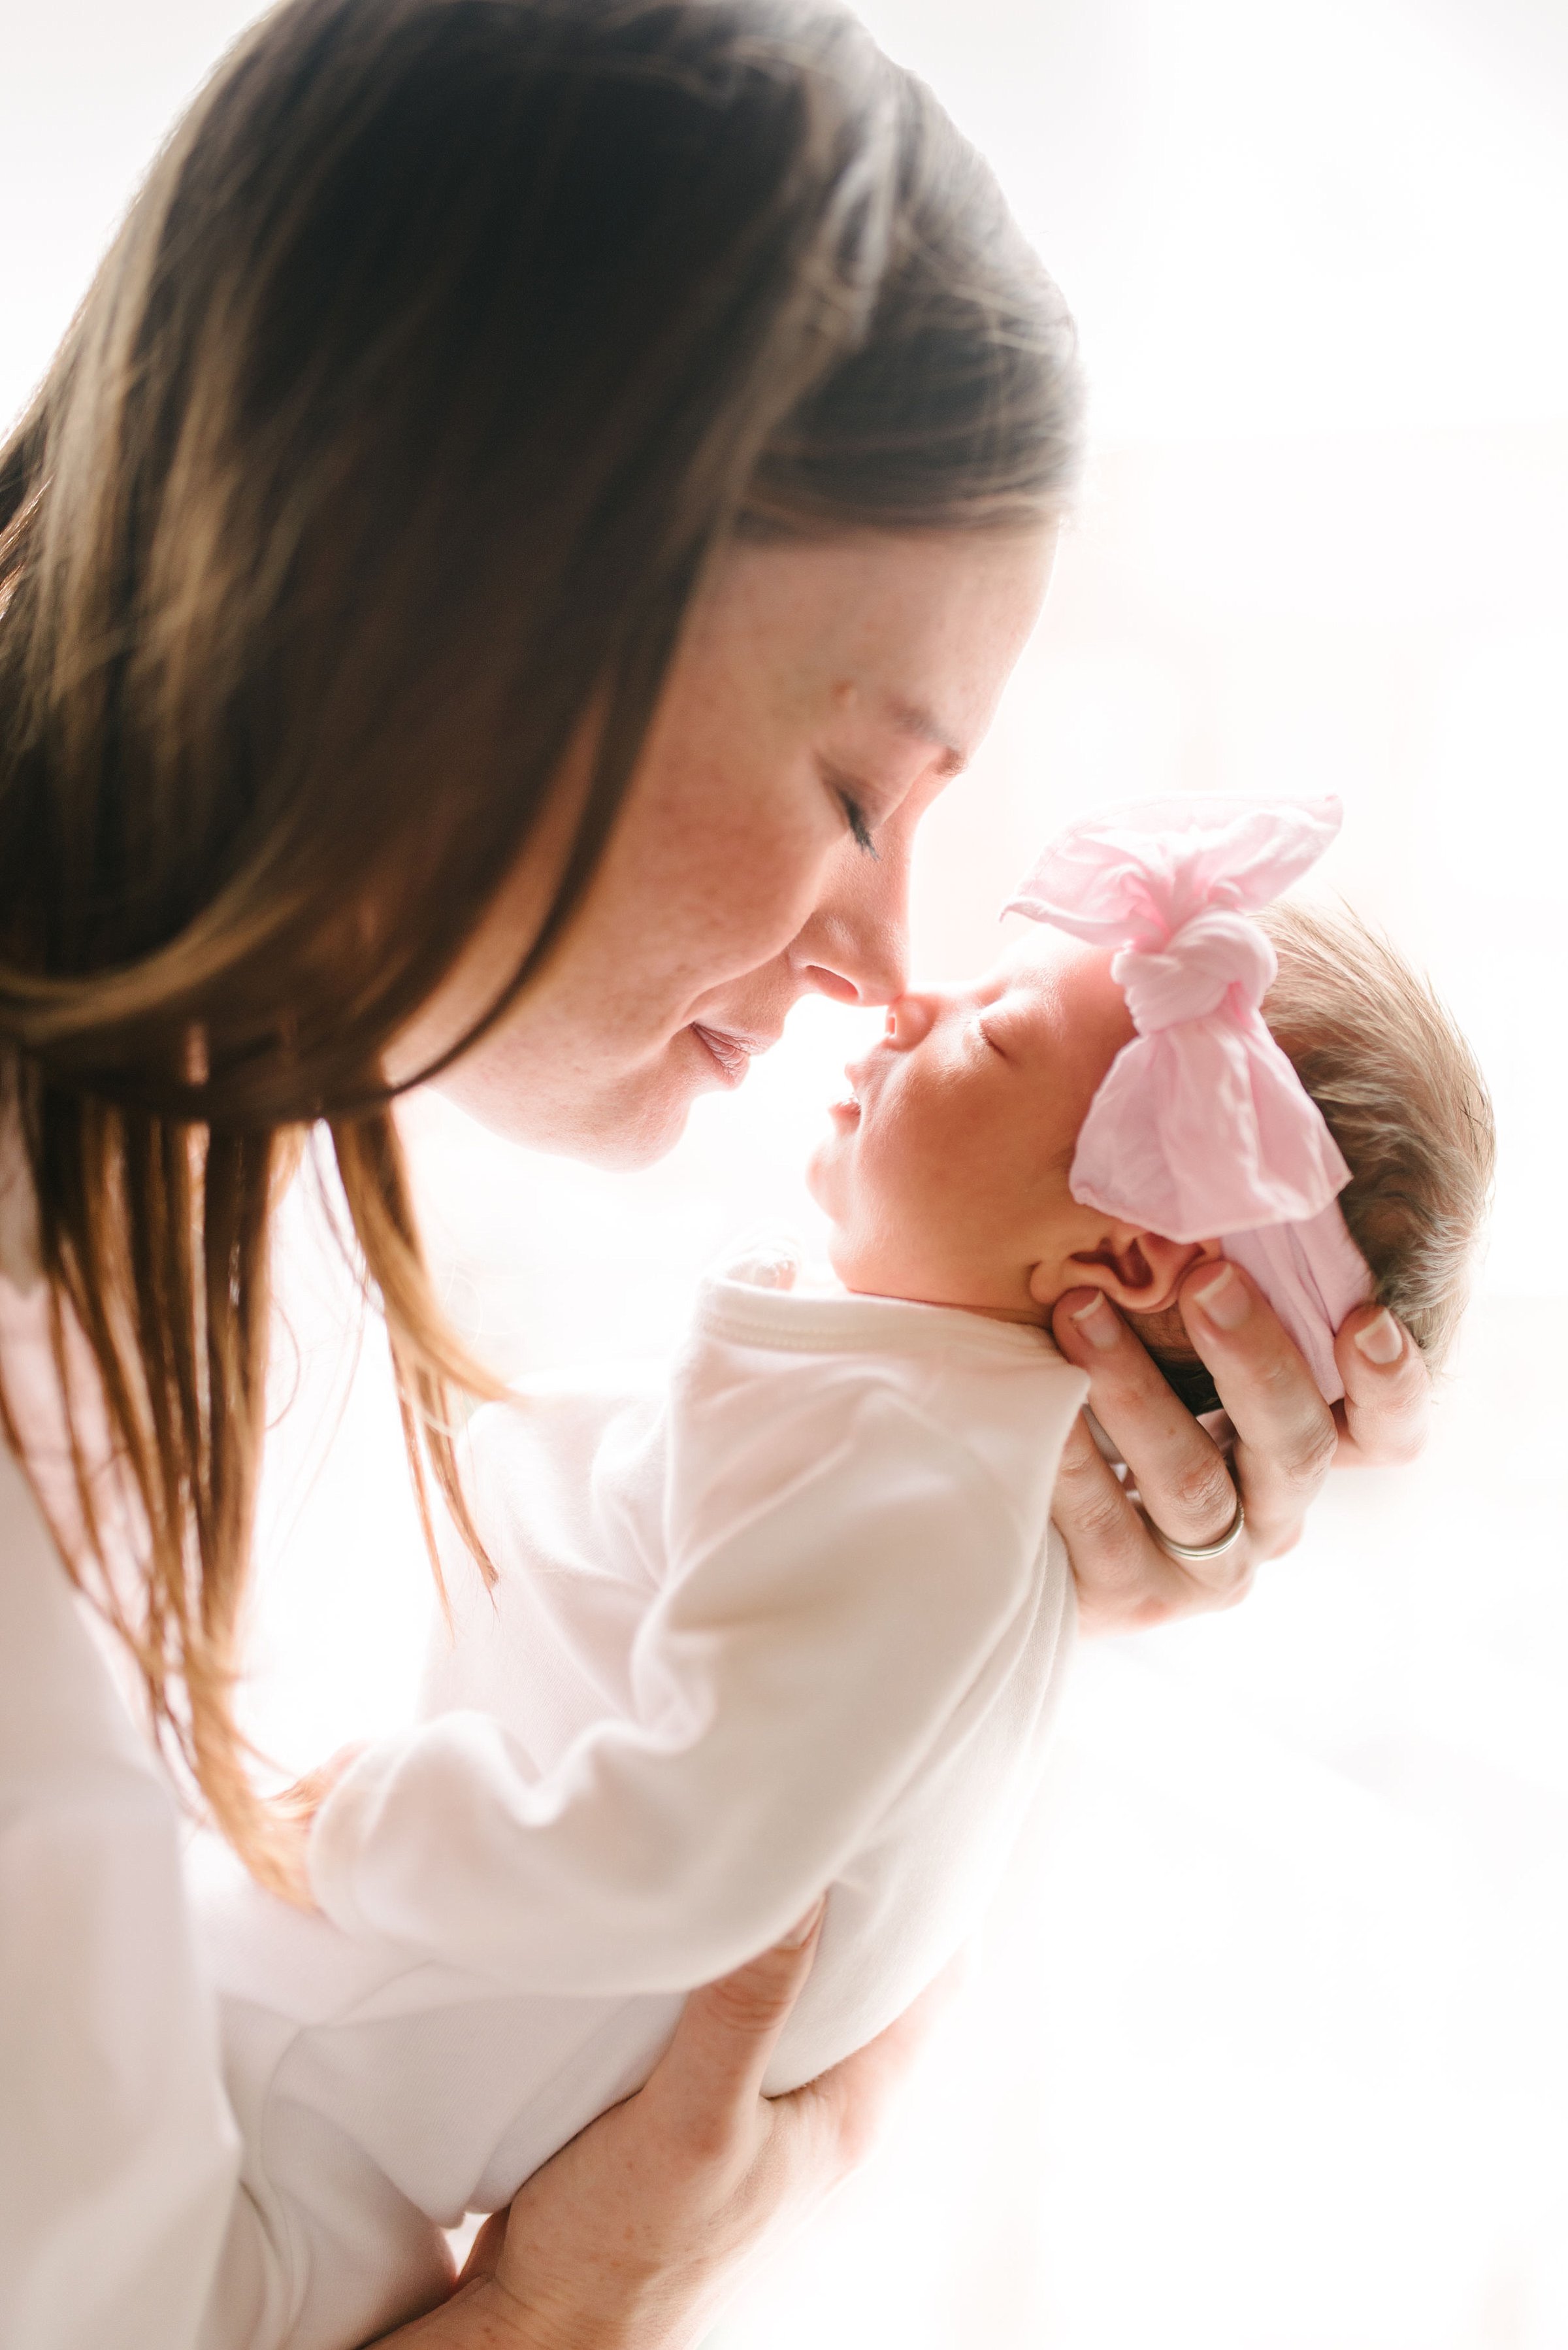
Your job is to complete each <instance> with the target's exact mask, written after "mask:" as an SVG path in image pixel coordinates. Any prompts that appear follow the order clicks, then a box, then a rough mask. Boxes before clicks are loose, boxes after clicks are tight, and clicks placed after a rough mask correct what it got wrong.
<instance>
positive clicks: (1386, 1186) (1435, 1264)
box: [1133, 899, 1497, 1410]
mask: <svg viewBox="0 0 1568 2350" xmlns="http://www.w3.org/2000/svg"><path fill="white" fill-rule="evenodd" d="M1254 919H1255V920H1256V921H1257V922H1258V924H1259V925H1260V927H1261V928H1262V930H1263V931H1266V932H1267V933H1268V936H1269V939H1270V941H1271V942H1272V946H1273V949H1274V952H1275V953H1276V955H1277V956H1278V957H1279V966H1280V967H1279V975H1278V977H1277V978H1276V979H1275V981H1274V983H1273V985H1272V987H1271V989H1270V990H1269V993H1268V994H1267V995H1266V996H1265V997H1264V999H1263V1003H1262V1014H1263V1018H1264V1020H1265V1021H1266V1022H1267V1024H1268V1025H1269V1028H1270V1030H1271V1031H1272V1035H1273V1036H1274V1038H1275V1040H1276V1042H1277V1043H1278V1044H1279V1045H1280V1047H1281V1049H1282V1051H1283V1052H1284V1053H1285V1054H1286V1055H1287V1056H1288V1057H1289V1059H1290V1061H1291V1062H1292V1064H1293V1066H1294V1068H1295V1071H1296V1074H1297V1076H1299V1077H1300V1078H1301V1081H1302V1083H1303V1086H1304V1087H1305V1088H1306V1090H1307V1092H1308V1093H1309V1094H1310V1095H1311V1096H1312V1097H1313V1099H1314V1102H1316V1104H1317V1106H1318V1107H1319V1109H1320V1110H1321V1111H1322V1112H1323V1115H1324V1119H1325V1120H1326V1122H1327V1125H1328V1128H1329V1131H1330V1132H1331V1133H1332V1135H1333V1136H1334V1140H1335V1142H1337V1143H1338V1145H1339V1147H1340V1149H1341V1150H1342V1152H1343V1153H1344V1155H1345V1164H1346V1166H1347V1167H1348V1168H1349V1169H1350V1181H1349V1182H1348V1183H1347V1184H1346V1186H1345V1190H1344V1191H1342V1192H1341V1193H1340V1195H1339V1204H1340V1207H1341V1208H1342V1210H1343V1211H1344V1214H1345V1222H1346V1223H1347V1224H1348V1226H1349V1227H1350V1232H1351V1236H1352V1238H1353V1239H1354V1240H1355V1244H1356V1246H1357V1248H1358V1249H1359V1250H1360V1251H1361V1253H1362V1255H1363V1256H1364V1257H1365V1258H1366V1263H1367V1265H1368V1267H1369V1268H1370V1271H1371V1274H1372V1282H1373V1295H1374V1296H1375V1298H1376V1302H1377V1303H1378V1305H1386V1306H1387V1307H1388V1308H1389V1310H1390V1312H1391V1313H1394V1314H1397V1315H1398V1317H1399V1319H1400V1321H1401V1322H1403V1324H1404V1325H1405V1327H1406V1328H1407V1330H1408V1331H1409V1333H1410V1336H1411V1337H1412V1338H1413V1339H1414V1340H1415V1342H1416V1344H1417V1347H1419V1348H1420V1350H1421V1352H1422V1354H1423V1355H1424V1356H1425V1357H1426V1359H1427V1361H1428V1364H1429V1365H1430V1366H1431V1367H1432V1368H1433V1369H1434V1370H1436V1369H1437V1368H1438V1366H1439V1365H1440V1364H1441V1362H1442V1360H1443V1357H1445V1355H1446V1354H1447V1353H1448V1350H1449V1345H1450V1344H1451V1342H1452V1339H1453V1336H1454V1333H1455V1331H1456V1330H1457V1328H1458V1327H1459V1317H1460V1316H1461V1315H1462V1314H1463V1312H1464V1309H1465V1302H1466V1299H1467V1297H1468V1295H1469V1281H1470V1274H1471V1271H1472V1268H1473V1265H1474V1263H1475V1258H1476V1253H1477V1250H1478V1247H1479V1243H1480V1236H1481V1231H1482V1227H1483V1225H1484V1223H1485V1221H1486V1213H1487V1206H1488V1202H1489V1200H1490V1192H1491V1181H1492V1169H1493V1162H1494V1160H1495V1158H1496V1150H1497V1138H1496V1133H1495V1129H1494V1127H1493V1122H1492V1109H1491V1102H1490V1097H1489V1096H1488V1094H1487V1089H1486V1083H1485V1080H1484V1079H1483V1077H1482V1076H1481V1073H1480V1068H1479V1066H1477V1063H1476V1058H1475V1055H1474V1054H1473V1053H1472V1052H1471V1051H1470V1048H1469V1045H1468V1044H1467V1043H1466V1042H1465V1039H1464V1037H1463V1036H1462V1035H1460V1033H1459V1028H1458V1027H1457V1026H1456V1024H1455V1023H1454V1020H1453V1017H1452V1015H1451V1014H1449V1011H1448V1010H1447V1008H1446V1007H1445V1006H1444V1004H1443V1003H1441V1002H1440V1001H1439V1000H1438V996H1437V995H1436V994H1435V993H1433V990H1432V987H1431V985H1430V983H1429V982H1428V980H1426V979H1425V978H1423V977H1422V975H1421V974H1420V973H1419V972H1417V971H1415V970H1414V969H1413V968H1412V967H1411V965H1410V964H1409V963H1408V962H1406V960H1405V958H1404V956H1403V955H1402V954H1400V953H1399V951H1398V950H1397V948H1396V947H1395V946H1394V945H1393V944H1392V943H1391V941H1389V940H1387V939H1386V938H1385V937H1384V936H1383V935H1382V933H1381V932H1380V931H1375V930H1372V929H1371V928H1369V927H1368V925H1367V924H1366V922H1364V921H1363V920H1361V918H1360V917H1359V915H1356V914H1354V913H1352V912H1351V911H1350V910H1349V909H1348V908H1345V907H1342V908H1338V909H1330V908H1327V907H1324V906H1315V905H1308V904H1303V903H1299V902H1296V901H1293V900H1291V899H1284V900H1281V901H1277V902H1276V903H1275V904H1273V905H1272V906H1267V907H1265V908H1263V910H1262V911H1261V912H1260V913H1259V914H1257V915H1256V916H1255V917H1254ZM1140 1318H1142V1317H1139V1316H1137V1315H1135V1316H1134V1317H1133V1321H1134V1325H1135V1326H1137V1323H1138V1321H1139V1320H1140ZM1147 1322H1148V1325H1149V1327H1148V1328H1147V1330H1146V1332H1145V1336H1146V1343H1149V1347H1150V1352H1151V1353H1152V1354H1153V1356H1154V1357H1155V1360H1156V1361H1157V1362H1158V1363H1159V1364H1160V1366H1161V1367H1162V1369H1164V1371H1165V1373H1166V1377H1167V1378H1168V1379H1169V1381H1170V1383H1171V1385H1172V1386H1173V1387H1174V1388H1176V1389H1177V1392H1178V1393H1179V1395H1180V1396H1181V1397H1182V1398H1183V1400H1184V1401H1186V1402H1188V1403H1189V1407H1190V1408H1192V1409H1199V1410H1204V1409H1212V1408H1213V1406H1214V1404H1216V1403H1217V1402H1218V1400H1219V1399H1218V1397H1217V1396H1215V1395H1214V1393H1213V1390H1212V1388H1211V1386H1210V1384H1209V1381H1208V1378H1207V1374H1206V1373H1205V1372H1204V1371H1203V1368H1202V1366H1201V1365H1200V1364H1199V1363H1198V1362H1197V1360H1196V1358H1195V1357H1194V1356H1193V1354H1192V1352H1191V1349H1190V1347H1189V1346H1188V1345H1187V1344H1186V1343H1185V1334H1184V1333H1183V1334H1182V1336H1181V1338H1180V1340H1179V1343H1177V1344H1175V1345H1170V1344H1168V1343H1162V1342H1166V1341H1168V1340H1169V1339H1171V1338H1173V1337H1175V1336H1176V1332H1177V1328H1178V1327H1179V1316H1175V1315H1173V1316H1167V1315H1150V1316H1148V1317H1147Z"/></svg>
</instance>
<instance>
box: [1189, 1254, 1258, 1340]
mask: <svg viewBox="0 0 1568 2350" xmlns="http://www.w3.org/2000/svg"><path fill="white" fill-rule="evenodd" d="M1192 1298H1193V1302H1194V1304H1195V1305H1201V1307H1202V1308H1203V1311H1204V1313H1205V1314H1206V1315H1208V1317H1209V1319H1210V1322H1212V1323H1213V1325H1214V1327H1215V1328H1216V1330H1239V1329H1240V1328H1241V1325H1242V1323H1243V1322H1244V1321H1245V1320H1246V1318H1247V1316H1248V1315H1249V1314H1250V1313H1251V1310H1252V1301H1251V1297H1250V1296H1249V1295H1247V1284H1246V1283H1245V1282H1244V1281H1238V1280H1237V1278H1236V1276H1235V1274H1233V1273H1232V1272H1231V1267H1230V1266H1229V1265H1226V1266H1224V1267H1223V1268H1222V1270H1221V1271H1220V1272H1219V1273H1217V1274H1215V1276H1214V1278H1213V1280H1212V1281H1210V1282H1209V1283H1207V1284H1205V1285H1204V1287H1203V1288H1201V1289H1195V1290H1194V1291H1193V1292H1192Z"/></svg>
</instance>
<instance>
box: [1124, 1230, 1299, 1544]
mask: <svg viewBox="0 0 1568 2350" xmlns="http://www.w3.org/2000/svg"><path fill="white" fill-rule="evenodd" d="M1179 1304H1180V1306H1181V1318H1182V1321H1183V1323H1184V1324H1185V1325H1186V1327H1187V1334H1188V1336H1189V1338H1190V1339H1191V1341H1192V1343H1193V1345H1194V1346H1195V1347H1197V1349H1198V1352H1199V1355H1200V1356H1201V1357H1202V1358H1203V1360H1204V1362H1205V1363H1206V1364H1207V1366H1208V1367H1209V1369H1210V1373H1211V1374H1212V1376H1213V1379H1214V1384H1215V1386H1216V1387H1217V1388H1219V1390H1220V1401H1221V1402H1222V1403H1223V1405H1224V1407H1225V1410H1226V1414H1227V1416H1228V1418H1229V1419H1230V1421H1231V1426H1232V1427H1233V1428H1234V1430H1235V1431H1236V1441H1235V1445H1234V1448H1233V1450H1232V1451H1231V1467H1232V1470H1233V1471H1234V1473H1235V1477H1236V1482H1237V1483H1238V1485H1239V1486H1240V1488H1241V1496H1242V1499H1243V1501H1244V1502H1245V1503H1246V1506H1247V1525H1248V1531H1249V1533H1250V1534H1251V1544H1252V1549H1253V1553H1254V1555H1255V1556H1257V1557H1259V1558H1277V1557H1278V1556H1279V1555H1280V1554H1281V1552H1282V1551H1286V1550H1289V1549H1290V1548H1291V1547H1292V1545H1293V1544H1294V1543H1295V1542H1297V1541H1298V1540H1299V1539H1300V1536H1301V1531H1302V1527H1303V1523H1304V1522H1305V1518H1306V1513H1307V1510H1308V1508H1309V1506H1310V1505H1311V1503H1312V1502H1313V1500H1314V1497H1315V1495H1316V1494H1317V1492H1318V1490H1319V1488H1320V1487H1321V1486H1322V1483H1323V1481H1324V1478H1325V1477H1326V1476H1327V1474H1328V1472H1329V1470H1330V1469H1331V1468H1332V1467H1333V1465H1334V1452H1335V1450H1336V1448H1337V1444H1338V1433H1337V1430H1336V1429H1335V1427H1334V1415H1333V1413H1332V1412H1331V1411H1330V1410H1329V1408H1328V1406H1327V1404H1325V1403H1324V1399H1323V1396H1322V1393H1321V1391H1320V1389H1319V1388H1318V1384H1317V1381H1316V1380H1315V1379H1314V1377H1313V1375H1312V1373H1311V1371H1310V1370H1309V1369H1308V1368H1307V1367H1306V1364H1305V1363H1304V1361H1303V1359H1302V1356H1301V1354H1300V1351H1299V1350H1298V1348H1297V1347H1295V1346H1294V1345H1293V1342H1292V1340H1291V1339H1290V1338H1289V1337H1288V1336H1287V1335H1286V1333H1285V1331H1284V1330H1283V1329H1282V1326H1281V1325H1280V1322H1279V1319H1278V1316H1277V1315H1275V1313H1274V1311H1273V1308H1272V1306H1271V1305H1270V1304H1269V1302H1268V1300H1267V1298H1265V1297H1264V1296H1263V1295H1262V1293H1261V1292H1260V1291H1259V1289H1258V1288H1257V1287H1256V1285H1255V1284H1254V1283H1253V1282H1252V1281H1251V1278H1250V1277H1249V1275H1248V1274H1244V1273H1243V1272H1242V1271H1241V1266H1240V1265H1235V1264H1229V1263H1220V1264H1219V1265H1216V1264H1214V1263H1212V1262H1210V1263H1207V1264H1203V1265H1200V1266H1199V1267H1197V1268H1196V1269H1195V1270H1194V1272H1193V1273H1191V1274H1189V1276H1188V1278H1187V1280H1186V1281H1185V1282H1184V1283H1183V1284H1182V1288H1181V1293H1180V1298H1179ZM1128 1457H1129V1459H1130V1458H1131V1456H1130V1455H1129V1456H1128ZM1144 1498H1145V1502H1146V1503H1148V1499H1149V1497H1148V1495H1147V1492H1146V1494H1145V1496H1144ZM1151 1506H1153V1507H1154V1508H1155V1514H1156V1515H1157V1516H1158V1505H1153V1504H1151ZM1162 1523H1163V1521H1162Z"/></svg>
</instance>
